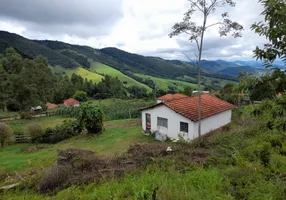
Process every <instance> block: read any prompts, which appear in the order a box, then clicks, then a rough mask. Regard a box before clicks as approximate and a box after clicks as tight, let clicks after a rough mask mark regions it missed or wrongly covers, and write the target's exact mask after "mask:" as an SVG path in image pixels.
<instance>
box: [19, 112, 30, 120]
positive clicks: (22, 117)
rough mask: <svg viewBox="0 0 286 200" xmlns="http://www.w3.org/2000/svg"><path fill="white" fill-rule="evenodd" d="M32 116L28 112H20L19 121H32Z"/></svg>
mask: <svg viewBox="0 0 286 200" xmlns="http://www.w3.org/2000/svg"><path fill="white" fill-rule="evenodd" d="M32 116H33V115H32V113H30V112H20V119H32Z"/></svg>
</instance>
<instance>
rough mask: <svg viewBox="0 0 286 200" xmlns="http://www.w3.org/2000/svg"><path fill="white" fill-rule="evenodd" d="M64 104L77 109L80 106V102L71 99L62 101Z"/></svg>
mask: <svg viewBox="0 0 286 200" xmlns="http://www.w3.org/2000/svg"><path fill="white" fill-rule="evenodd" d="M64 104H65V106H67V107H71V106H74V107H77V106H79V105H80V102H79V101H77V100H75V99H73V98H69V99H67V100H65V101H64Z"/></svg>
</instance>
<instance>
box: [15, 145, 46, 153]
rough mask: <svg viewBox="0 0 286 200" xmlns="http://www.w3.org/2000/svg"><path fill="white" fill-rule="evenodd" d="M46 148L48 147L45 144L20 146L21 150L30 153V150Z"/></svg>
mask: <svg viewBox="0 0 286 200" xmlns="http://www.w3.org/2000/svg"><path fill="white" fill-rule="evenodd" d="M46 148H48V147H47V146H41V145H36V146H32V147H25V148H22V149H21V152H24V153H31V152H35V151H39V150H41V149H46Z"/></svg>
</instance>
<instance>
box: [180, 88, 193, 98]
mask: <svg viewBox="0 0 286 200" xmlns="http://www.w3.org/2000/svg"><path fill="white" fill-rule="evenodd" d="M180 93H182V94H185V95H187V96H192V93H193V89H192V88H191V87H184V90H182V91H180Z"/></svg>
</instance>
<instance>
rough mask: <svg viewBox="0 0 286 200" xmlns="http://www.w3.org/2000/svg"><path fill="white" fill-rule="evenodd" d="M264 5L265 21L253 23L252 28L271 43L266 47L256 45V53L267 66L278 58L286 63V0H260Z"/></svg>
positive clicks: (265, 45)
mask: <svg viewBox="0 0 286 200" xmlns="http://www.w3.org/2000/svg"><path fill="white" fill-rule="evenodd" d="M259 2H260V3H261V4H262V5H263V6H264V11H263V12H262V13H261V14H262V15H264V22H258V23H255V24H253V25H252V27H251V28H252V29H253V30H254V31H255V32H256V33H258V34H259V35H263V36H265V37H266V38H267V39H268V40H269V43H266V44H264V48H263V49H261V48H259V47H256V49H255V50H254V55H255V57H256V58H257V59H261V60H264V62H265V65H266V67H268V66H270V65H271V64H272V63H273V61H275V60H276V59H277V58H281V59H283V60H284V62H285V64H286V28H285V27H286V15H285V10H286V3H285V0H259Z"/></svg>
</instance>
